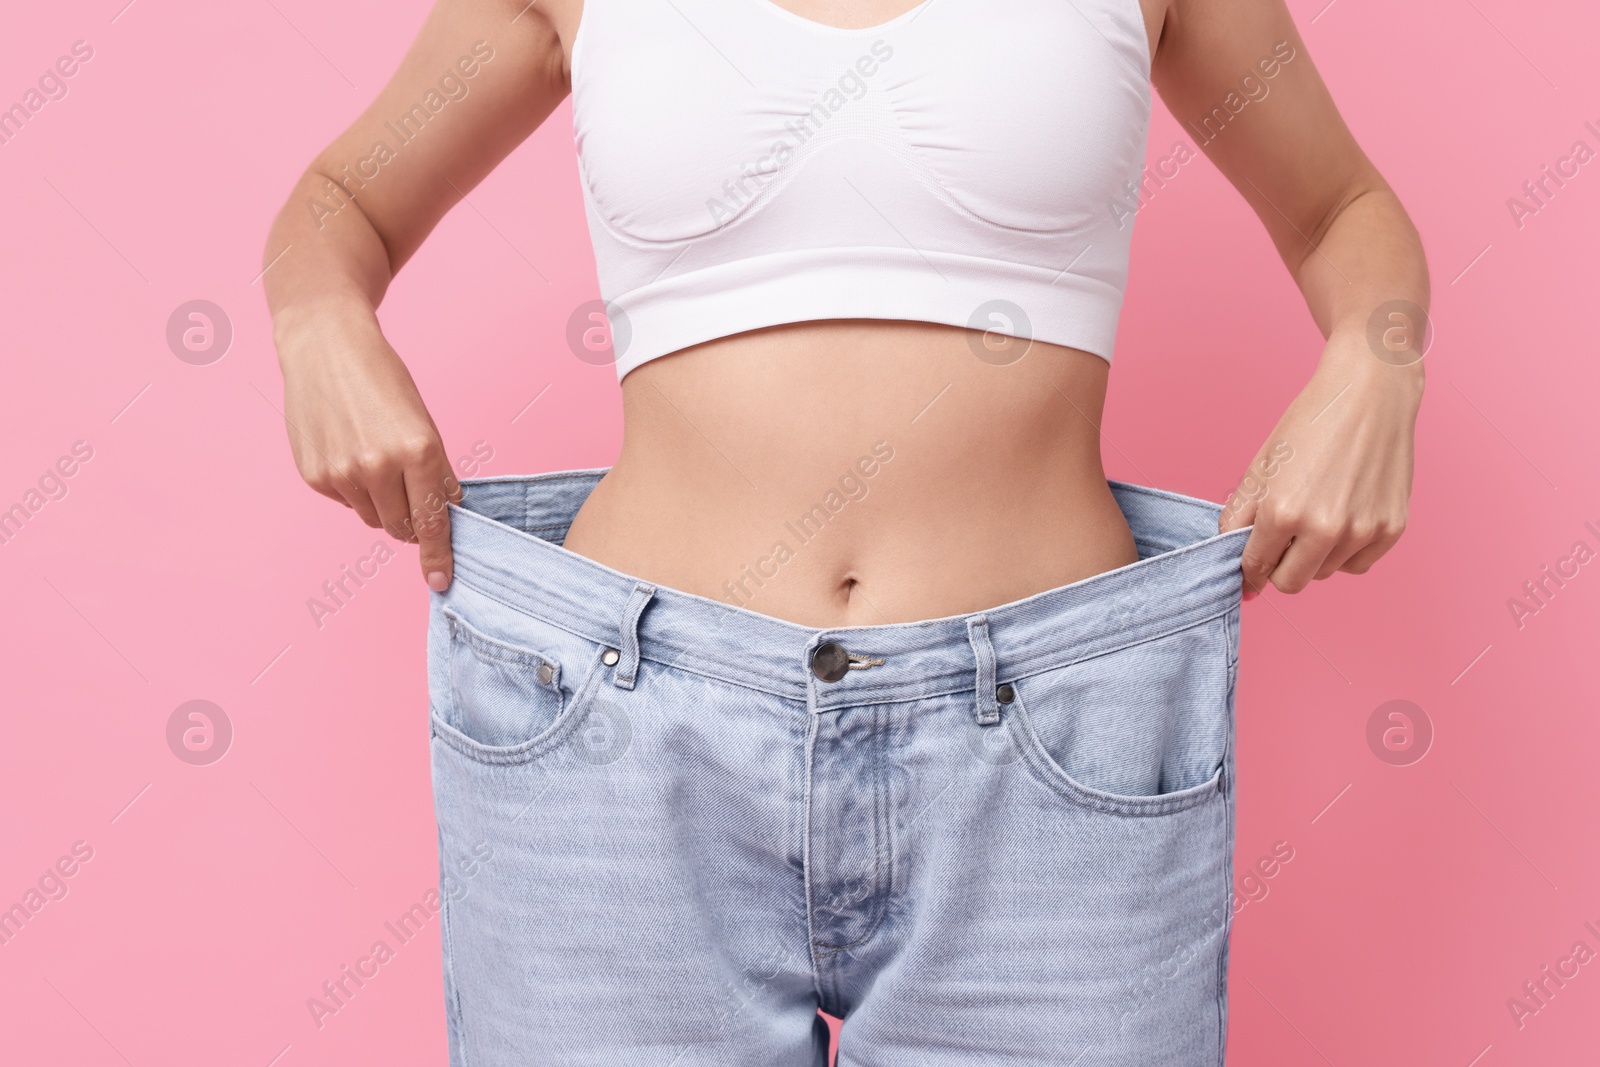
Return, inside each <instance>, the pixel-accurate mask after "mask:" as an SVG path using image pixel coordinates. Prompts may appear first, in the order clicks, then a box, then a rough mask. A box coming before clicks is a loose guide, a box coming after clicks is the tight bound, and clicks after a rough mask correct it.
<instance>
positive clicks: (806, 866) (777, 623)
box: [428, 470, 1249, 1067]
mask: <svg viewBox="0 0 1600 1067" xmlns="http://www.w3.org/2000/svg"><path fill="white" fill-rule="evenodd" d="M603 473H604V471H598V470H596V471H577V472H568V473H560V474H550V475H542V476H538V477H513V478H492V479H485V480H479V481H474V482H469V483H467V484H466V485H465V489H464V498H463V501H462V504H461V506H460V507H459V508H455V509H453V510H452V513H451V519H452V533H451V538H452V544H453V547H454V550H455V567H456V572H455V581H454V584H453V585H452V586H451V587H450V590H449V591H448V592H447V593H444V594H435V595H434V599H433V605H432V614H431V620H430V628H429V634H428V662H429V697H430V723H431V734H432V741H431V745H432V760H433V784H434V794H435V802H436V804H437V810H438V820H439V849H440V859H441V876H442V877H441V887H442V893H441V896H442V897H443V914H444V921H443V924H442V928H443V938H444V967H445V994H446V1013H447V1020H448V1030H449V1038H450V1062H451V1064H452V1065H454V1067H510V1065H513V1064H516V1065H519V1067H520V1065H538V1067H544V1065H549V1067H710V1065H722V1067H802V1065H805V1067H811V1065H817V1064H822V1063H824V1062H825V1059H826V1051H827V1044H828V1035H827V1030H826V1027H825V1025H824V1023H823V1022H822V1021H821V1020H820V1018H819V1016H818V1014H817V1012H818V1009H819V1008H821V1009H822V1010H824V1011H826V1012H828V1013H830V1014H832V1015H835V1016H838V1017H840V1018H842V1019H843V1028H842V1030H841V1032H840V1047H839V1063H840V1064H842V1065H870V1067H956V1065H961V1067H980V1065H982V1067H1002V1065H1004V1067H1023V1065H1028V1067H1045V1065H1050V1067H1067V1065H1075V1067H1201V1065H1208V1067H1209V1065H1216V1064H1220V1063H1222V1056H1223V1051H1222V1050H1223V1044H1224V1036H1225V1033H1226V1021H1227V999H1226V991H1227V983H1226V979H1227V961H1228V929H1229V921H1230V918H1231V915H1232V908H1231V882H1232V853H1233V807H1234V781H1233V763H1234V760H1233V693H1234V679H1235V674H1236V669H1237V664H1238V647H1239V605H1240V592H1241V581H1240V573H1239V562H1240V557H1241V554H1242V550H1243V546H1244V542H1245V539H1246V537H1247V536H1248V531H1249V528H1248V527H1246V528H1244V529H1240V530H1234V531H1231V532H1229V533H1227V534H1221V535H1219V534H1218V533H1217V532H1216V530H1217V517H1218V512H1219V510H1220V509H1219V507H1218V506H1217V505H1216V504H1212V503H1209V502H1206V501H1202V500H1196V499H1194V498H1191V497H1185V496H1181V495H1178V494H1174V493H1169V492H1162V491H1158V490H1154V489H1149V488H1143V487H1140V486H1134V485H1128V484H1124V483H1121V482H1112V483H1111V489H1112V492H1113V494H1114V495H1115V498H1116V500H1117V503H1118V504H1119V505H1120V507H1121V508H1122V511H1123V513H1124V514H1125V515H1126V516H1127V519H1128V522H1129V524H1130V526H1131V527H1132V529H1133V534H1134V538H1135V541H1136V542H1137V545H1138V550H1139V555H1140V560H1139V561H1138V562H1136V563H1133V564H1129V565H1127V566H1124V567H1119V568H1118V569H1116V570H1113V571H1109V572H1106V573H1104V574H1100V575H1096V576H1094V577H1092V578H1087V579H1084V580H1082V581H1079V582H1074V583H1072V584H1071V585H1067V586H1063V587H1061V588H1058V589H1052V590H1050V591H1048V592H1044V593H1040V594H1038V595H1036V596H1032V597H1028V598H1027V599H1025V600H1018V601H1016V602H1014V603H1010V604H1005V605H1002V606H1000V607H997V608H993V609H991V610H987V611H981V612H976V613H973V614H970V615H962V616H953V617H949V618H942V619H933V620H929V621H926V622H914V623H898V624H894V625H886V626H860V627H838V628H832V629H814V628H811V627H808V626H800V625H796V624H793V623H789V622H784V621H781V620H778V619H774V618H771V617H769V616H765V615H760V614H756V613H755V612H752V611H748V610H745V609H744V608H740V607H736V606H734V605H732V604H729V603H724V602H720V601H716V600H710V599H707V598H704V597H699V596H694V595H691V594H688V593H683V592H679V591H676V590H673V589H669V588H665V587H661V586H654V585H651V584H650V583H648V582H644V581H641V580H639V579H637V578H633V577H629V576H627V575H624V574H621V573H619V572H617V571H614V570H611V569H610V568H607V567H604V566H602V565H600V564H598V563H595V562H593V561H591V560H589V559H586V558H584V557H582V556H579V555H577V554H575V553H573V552H570V551H568V550H567V549H565V548H563V547H561V544H562V541H563V539H564V538H565V536H566V532H567V529H568V527H569V526H570V524H571V522H572V519H573V516H574V515H575V514H576V513H577V511H578V508H579V506H580V505H581V504H582V503H583V501H584V499H585V498H586V497H587V496H588V494H589V492H590V490H592V489H593V488H594V486H595V484H596V483H597V482H598V481H599V479H600V477H601V475H602V474H603Z"/></svg>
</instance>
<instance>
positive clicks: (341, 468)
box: [274, 303, 461, 592]
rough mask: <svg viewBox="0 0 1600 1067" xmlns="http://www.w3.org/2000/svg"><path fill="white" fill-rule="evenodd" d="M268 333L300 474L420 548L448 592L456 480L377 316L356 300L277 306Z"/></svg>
mask: <svg viewBox="0 0 1600 1067" xmlns="http://www.w3.org/2000/svg"><path fill="white" fill-rule="evenodd" d="M274 337H275V340H276V342H277V347H278V361H279V364H280V365H281V366H282V368H283V382H284V390H283V392H284V396H283V401H284V417H285V420H286V421H287V422H288V432H289V444H290V447H291V448H292V449H293V451H294V461H295V466H296V467H298V468H299V470H300V476H301V477H302V478H304V479H305V480H306V484H308V485H310V486H311V488H313V489H315V490H316V491H317V492H319V493H321V494H322V495H323V496H326V497H330V498H332V499H334V500H337V501H339V502H340V503H341V504H344V505H346V506H347V507H350V508H352V509H354V511H355V513H356V514H357V515H360V516H361V518H362V520H363V521H365V522H366V524H367V525H368V526H372V527H381V528H382V529H383V530H385V531H386V532H387V533H388V534H389V535H390V536H391V537H394V538H396V539H397V540H401V541H410V542H413V543H415V544H417V545H418V546H419V548H420V554H421V561H422V573H423V575H424V577H425V578H426V579H427V582H428V586H429V588H431V589H434V590H436V591H438V592H443V591H444V590H445V589H447V588H449V586H450V581H451V578H452V577H453V574H454V568H453V565H452V560H451V556H450V511H449V507H448V503H451V502H459V501H460V499H461V484H460V483H459V482H458V481H456V479H455V476H454V474H453V473H452V472H451V469H450V461H449V459H448V458H447V457H446V456H445V451H444V443H443V441H442V440H440V437H439V430H438V428H437V427H436V426H435V425H434V424H433V419H432V417H431V416H429V414H428V409H427V408H426V407H425V406H424V405H423V403H422V396H421V395H420V394H419V393H418V392H417V386H416V383H415V382H414V381H412V379H411V373H410V372H409V371H408V370H406V366H405V364H404V363H403V362H401V360H400V356H399V355H398V354H397V353H396V352H395V350H394V349H393V348H391V347H390V345H389V342H388V341H386V340H384V337H383V333H382V332H381V330H380V329H379V327H378V320H377V317H376V315H374V314H373V313H372V311H371V310H370V309H369V308H365V307H358V306H353V303H343V304H322V305H319V306H317V307H314V308H295V309H284V311H282V312H281V313H280V314H279V315H278V316H277V318H276V320H275V322H274Z"/></svg>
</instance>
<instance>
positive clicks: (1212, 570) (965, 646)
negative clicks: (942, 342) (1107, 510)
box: [450, 468, 1250, 710]
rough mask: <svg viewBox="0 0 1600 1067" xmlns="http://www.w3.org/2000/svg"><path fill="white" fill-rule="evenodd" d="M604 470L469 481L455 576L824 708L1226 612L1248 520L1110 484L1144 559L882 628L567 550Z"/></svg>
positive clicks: (948, 686)
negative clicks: (819, 653)
mask: <svg viewBox="0 0 1600 1067" xmlns="http://www.w3.org/2000/svg"><path fill="white" fill-rule="evenodd" d="M605 473H606V470H605V469H604V468H600V469H594V470H579V471H562V472H557V473H553V474H540V475H531V476H508V477H496V478H480V479H473V480H471V481H466V482H463V483H462V501H461V504H460V505H459V506H456V505H452V506H451V509H450V518H451V545H452V549H453V551H454V555H455V573H456V580H457V581H464V582H466V583H467V584H468V585H469V586H471V587H472V588H474V589H476V590H478V591H479V592H480V593H483V594H484V595H486V596H489V597H491V598H493V599H495V600H498V601H500V602H501V603H504V604H506V605H508V606H509V607H512V608H515V609H517V610H519V611H524V612H527V613H529V614H531V615H534V616H537V617H538V618H540V619H543V620H545V621H546V622H549V623H551V624H552V625H555V626H559V627H561V628H563V629H566V630H568V631H570V632H572V633H575V634H578V635H579V636H582V637H585V638H587V639H589V640H592V641H595V642H597V643H600V644H605V645H609V646H611V647H612V648H618V649H625V650H626V652H627V654H628V656H629V658H630V660H633V659H634V657H637V658H639V659H644V660H649V661H652V662H655V663H661V664H666V665H669V666H672V667H675V668H679V669H683V670H689V671H693V672H695V673H698V674H702V675H706V676H709V677H713V678H719V679H722V680H724V681H727V682H731V683H734V684H738V685H743V686H747V687H750V688H753V689H759V690H762V691H765V692H768V693H773V694H775V695H778V696H781V697H789V698H793V699H795V700H799V701H807V702H808V706H810V707H813V708H816V709H819V710H825V709H828V708H836V707H844V706H849V705H856V704H864V703H880V702H893V701H902V700H915V699H918V698H921V697H926V696H938V695H943V694H949V693H958V692H962V691H973V690H974V689H975V688H981V687H982V685H983V684H989V685H993V684H995V683H1005V682H1007V681H1014V680H1016V679H1019V678H1023V677H1026V676H1028V675H1030V674H1036V673H1039V672H1040V671H1045V670H1050V669H1052V668H1055V667H1061V666H1065V665H1067V664H1069V663H1073V662H1076V661H1078V660H1082V659H1087V658H1089V657H1091V656H1096V655H1100V654H1103V653H1106V652H1111V651H1115V650H1116V649H1119V648H1123V647H1126V646H1129V645H1133V644H1138V643H1140V642H1142V641H1148V640H1151V639H1153V638H1156V637H1160V636H1162V635H1163V634H1166V633H1171V632H1175V631H1177V630H1182V629H1185V628H1187V627H1189V626H1193V625H1196V624H1198V623H1201V622H1205V621H1206V620H1208V619H1212V618H1216V617H1218V616H1220V615H1225V614H1227V613H1228V612H1230V611H1232V610H1233V608H1234V607H1235V606H1236V605H1237V604H1238V603H1239V600H1240V593H1241V591H1242V589H1241V576H1240V573H1239V561H1240V558H1241V556H1242V554H1243V549H1244V543H1245V541H1246V539H1247V538H1248V536H1249V530H1250V528H1249V527H1242V528H1240V529H1237V530H1231V531H1229V532H1228V533H1225V534H1218V533H1217V532H1216V530H1217V518H1218V515H1219V514H1220V512H1221V510H1222V508H1221V506H1220V505H1218V504H1214V503H1211V502H1210V501H1206V500H1200V499H1197V498H1195V497H1189V496H1184V495H1182V494H1179V493H1173V492H1168V491H1165V490H1160V489H1152V488H1148V487H1145V486H1139V485H1132V484H1129V483H1127V482H1119V481H1109V482H1108V484H1109V486H1110V488H1111V492H1112V495H1113V497H1114V498H1115V499H1116V502H1117V504H1118V506H1119V507H1120V508H1121V509H1122V512H1123V514H1124V516H1126V518H1127V520H1128V525H1129V526H1130V527H1131V528H1132V530H1133V536H1134V541H1135V543H1136V544H1137V546H1138V551H1139V556H1140V559H1139V561H1138V562H1136V563H1130V564H1127V565H1126V566H1122V567H1118V568H1116V569H1115V570H1111V571H1106V572H1104V573H1101V574H1097V575H1094V576H1093V577H1090V578H1085V579H1082V580H1081V581H1077V582H1073V583H1071V584H1069V585H1064V586H1060V587H1058V588H1055V589H1050V590H1047V591H1045V592H1042V593H1038V594H1035V595H1034V596H1030V597H1026V598H1024V599H1022V600H1016V601H1012V602H1011V603H1008V604H1002V605H999V606H998V607H994V608H989V609H986V610H984V611H978V612H968V613H966V614H962V615H952V616H947V617H945V618H939V619H929V620H926V621H922V622H908V623H891V624H887V625H875V626H839V627H828V628H818V627H811V626H802V625H799V624H797V623H792V622H786V621H784V620H782V619H776V618H773V617H771V616H768V615H762V614H759V613H757V612H754V611H750V610H749V609H747V608H742V607H738V606H736V605H734V604H730V603H726V602H723V601H719V600H712V599H710V598H708V597H702V596H698V595H695V594H693V593H686V592H683V591H681V590H677V589H671V588H668V587H665V586H660V585H656V584H654V583H650V582H647V581H645V580H643V579H640V578H636V577H632V576H630V575H627V574H623V573H622V572H620V571H616V570H613V569H611V568H610V567H607V566H604V565H603V564H600V563H597V562H595V561H594V560H591V559H588V558H586V557H584V556H580V555H578V554H577V553H575V552H571V551H569V550H567V549H566V548H563V547H562V542H563V541H564V540H565V538H566V534H567V530H568V528H569V527H570V526H571V525H572V520H573V518H574V517H575V516H576V515H577V513H578V509H579V508H580V507H581V506H582V505H583V502H584V500H585V499H587V498H588V496H589V493H590V491H591V490H593V489H594V487H595V485H596V484H597V483H598V482H599V481H600V479H601V477H602V476H604V474H605ZM975 635H978V636H975ZM980 637H981V638H983V639H986V640H981V639H980ZM827 642H836V643H838V644H840V645H842V646H843V647H844V649H845V650H846V651H847V652H848V653H850V654H852V656H853V657H854V658H856V659H857V660H858V661H859V665H860V666H862V667H863V668H864V669H853V670H846V671H845V673H844V676H843V677H842V678H840V679H839V680H837V681H834V682H827V681H823V680H821V679H820V678H819V677H818V676H817V674H816V673H814V672H813V670H812V654H813V652H814V651H815V650H816V649H817V648H818V647H819V646H821V645H823V644H825V643H827ZM984 645H987V646H988V648H987V649H986V648H984V647H983V646H984ZM990 657H992V659H990V661H989V662H987V663H985V662H983V661H984V660H985V659H989V658H990ZM879 660H881V661H882V662H881V663H878V662H875V661H879ZM868 662H871V665H870V666H866V664H867V663H868ZM980 677H981V678H983V682H982V683H980V682H978V681H977V679H979V678H980ZM632 681H633V677H632V672H631V670H630V671H629V672H628V677H627V683H628V684H630V685H631V684H632ZM980 696H982V694H980Z"/></svg>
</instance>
